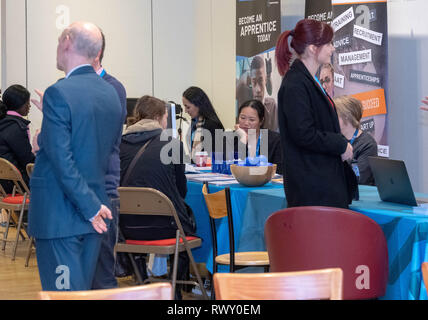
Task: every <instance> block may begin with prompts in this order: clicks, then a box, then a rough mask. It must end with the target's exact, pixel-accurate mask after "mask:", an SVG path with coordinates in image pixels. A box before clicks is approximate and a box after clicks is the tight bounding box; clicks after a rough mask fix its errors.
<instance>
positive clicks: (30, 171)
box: [25, 163, 34, 177]
mask: <svg viewBox="0 0 428 320" xmlns="http://www.w3.org/2000/svg"><path fill="white" fill-rule="evenodd" d="M25 169H26V170H27V174H28V176H29V177H31V176H32V175H33V171H34V163H28V164H27V166H26V168H25Z"/></svg>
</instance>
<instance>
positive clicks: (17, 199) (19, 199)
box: [1, 196, 30, 204]
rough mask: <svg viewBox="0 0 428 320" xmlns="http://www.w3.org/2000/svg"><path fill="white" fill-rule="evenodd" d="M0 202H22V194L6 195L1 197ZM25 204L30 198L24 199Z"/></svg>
mask: <svg viewBox="0 0 428 320" xmlns="http://www.w3.org/2000/svg"><path fill="white" fill-rule="evenodd" d="M1 201H2V202H4V203H8V204H22V202H23V201H24V196H14V197H12V196H7V197H5V198H3V199H1ZM25 203H26V204H29V203H30V199H28V197H27V199H26V201H25Z"/></svg>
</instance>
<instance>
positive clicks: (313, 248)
mask: <svg viewBox="0 0 428 320" xmlns="http://www.w3.org/2000/svg"><path fill="white" fill-rule="evenodd" d="M265 240H266V247H267V250H268V252H269V259H270V263H271V271H272V272H294V271H304V270H314V269H324V268H341V269H342V270H343V298H344V299H346V300H348V299H349V300H355V299H373V298H378V297H382V296H384V295H385V291H386V285H387V281H388V248H387V244H386V240H385V236H384V233H383V231H382V229H381V228H380V226H379V225H378V224H377V223H376V222H374V221H373V220H372V219H370V218H368V217H366V216H365V215H363V214H361V213H357V212H354V211H351V210H347V209H340V208H330V207H296V208H287V209H283V210H280V211H277V212H275V213H273V214H272V215H271V216H270V217H269V218H268V219H267V221H266V224H265Z"/></svg>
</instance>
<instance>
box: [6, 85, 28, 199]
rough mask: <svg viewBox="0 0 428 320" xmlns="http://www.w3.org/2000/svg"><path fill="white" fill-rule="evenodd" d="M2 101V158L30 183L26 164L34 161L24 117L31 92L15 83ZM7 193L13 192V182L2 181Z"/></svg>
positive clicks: (7, 90) (8, 89)
mask: <svg viewBox="0 0 428 320" xmlns="http://www.w3.org/2000/svg"><path fill="white" fill-rule="evenodd" d="M2 99H3V101H2V102H0V158H4V159H6V160H8V161H9V162H11V163H12V164H13V165H14V166H15V167H16V168H17V169H18V170H19V171H20V172H21V174H22V177H23V178H24V181H25V182H26V183H27V184H28V175H27V171H26V166H27V164H28V163H33V162H34V160H35V156H34V154H33V153H32V151H31V144H30V136H29V129H28V125H29V124H30V121H28V120H26V119H24V117H25V116H27V115H28V113H29V111H30V92H29V91H28V90H27V89H25V88H24V87H23V86H21V85H18V84H15V85H12V86H10V87H9V88H7V89H6V91H5V92H4V93H3V96H2ZM1 185H2V186H3V188H4V189H5V191H6V193H11V192H12V189H13V184H12V183H9V182H8V181H2V182H1Z"/></svg>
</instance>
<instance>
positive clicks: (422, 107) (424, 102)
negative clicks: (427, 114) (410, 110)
mask: <svg viewBox="0 0 428 320" xmlns="http://www.w3.org/2000/svg"><path fill="white" fill-rule="evenodd" d="M422 103H423V104H425V105H427V106H428V97H425V99H422ZM420 108H421V110H425V111H428V107H425V106H421V107H420Z"/></svg>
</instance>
